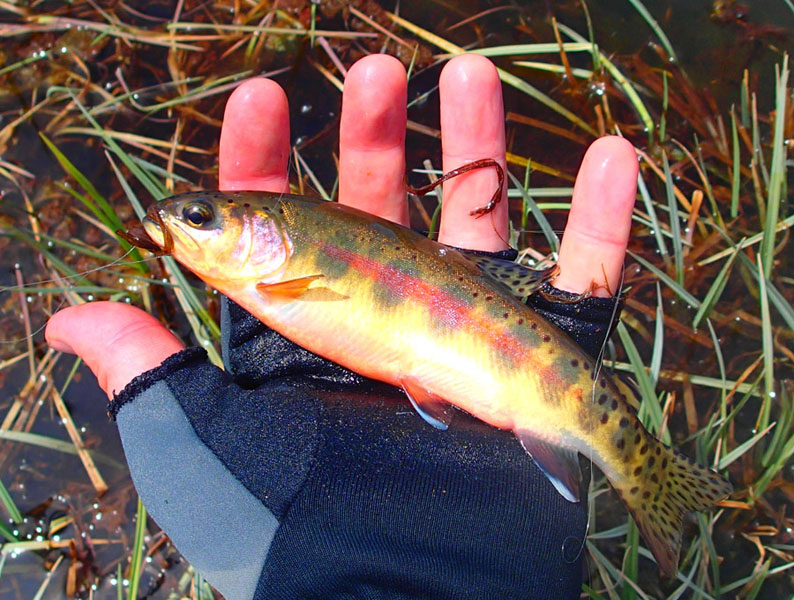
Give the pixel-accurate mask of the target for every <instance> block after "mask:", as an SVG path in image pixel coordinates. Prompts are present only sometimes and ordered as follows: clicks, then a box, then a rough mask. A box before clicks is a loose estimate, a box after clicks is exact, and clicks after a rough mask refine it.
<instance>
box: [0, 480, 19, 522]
mask: <svg viewBox="0 0 794 600" xmlns="http://www.w3.org/2000/svg"><path fill="white" fill-rule="evenodd" d="M0 503H2V504H3V506H4V507H5V509H6V512H7V513H8V515H9V516H10V517H11V520H12V521H14V523H21V522H22V513H21V512H19V509H18V508H17V505H16V504H15V503H14V499H13V498H12V497H11V494H9V493H8V489H6V486H5V485H3V481H2V480H0Z"/></svg>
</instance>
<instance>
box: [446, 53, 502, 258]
mask: <svg viewBox="0 0 794 600" xmlns="http://www.w3.org/2000/svg"><path fill="white" fill-rule="evenodd" d="M439 96H440V102H441V146H442V151H443V169H444V172H445V173H448V172H449V171H451V170H453V169H456V168H458V167H461V166H463V165H465V164H467V163H471V162H474V161H477V160H480V159H488V158H490V159H494V160H495V161H496V162H498V163H499V164H500V165H501V166H502V169H504V170H506V168H507V167H506V159H505V120H504V106H503V104H502V83H501V81H500V79H499V72H498V71H497V69H496V67H495V66H494V64H493V63H492V62H491V61H490V60H488V59H487V58H485V57H484V56H480V55H477V54H463V55H460V56H456V57H454V58H452V59H451V60H450V61H449V62H448V63H447V64H446V65H445V66H444V69H443V70H442V72H441V76H440V79H439ZM443 185H444V187H443V191H444V209H443V210H442V212H441V225H440V229H439V240H440V241H441V242H443V243H446V244H450V245H453V246H459V247H462V248H471V249H476V250H504V249H505V248H506V247H507V242H506V240H507V237H508V226H507V193H506V190H507V188H506V187H505V188H504V189H503V190H502V196H501V199H500V201H499V203H498V204H497V205H496V207H495V208H494V210H493V211H492V212H491V213H489V214H488V215H485V216H483V217H482V218H478V219H475V218H474V217H473V216H472V214H471V213H472V211H473V210H476V209H478V208H480V207H482V206H484V205H485V204H487V203H488V201H489V200H490V198H491V197H492V196H493V194H494V192H495V190H496V189H497V187H498V178H497V175H496V171H495V170H494V169H492V168H489V169H479V170H476V171H471V172H469V173H466V174H465V175H461V176H460V177H456V178H454V179H450V180H449V181H446V182H444V184H443Z"/></svg>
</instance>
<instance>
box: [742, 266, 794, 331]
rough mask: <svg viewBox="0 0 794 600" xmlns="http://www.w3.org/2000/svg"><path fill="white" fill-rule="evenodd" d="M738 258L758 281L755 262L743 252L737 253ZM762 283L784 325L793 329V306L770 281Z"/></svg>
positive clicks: (758, 276)
mask: <svg viewBox="0 0 794 600" xmlns="http://www.w3.org/2000/svg"><path fill="white" fill-rule="evenodd" d="M739 260H741V261H742V264H743V265H744V266H746V267H747V268H748V269H749V270H750V272H751V273H752V274H753V275H754V276H755V278H756V279H758V280H759V282H760V272H759V271H758V268H757V267H756V265H755V263H754V262H753V261H751V260H750V259H749V258H747V256H745V255H744V253H740V254H739ZM764 285H765V286H766V293H767V296H768V297H769V300H770V301H771V302H772V304H773V305H774V306H775V308H776V309H777V311H778V313H779V314H780V316H781V317H783V320H784V321H785V322H786V326H787V327H788V328H789V329H792V330H794V308H792V306H791V304H789V302H788V300H786V298H785V297H783V294H781V293H780V292H779V291H778V289H777V288H776V287H775V286H774V285H773V284H772V282H771V281H766V282H765V284H764Z"/></svg>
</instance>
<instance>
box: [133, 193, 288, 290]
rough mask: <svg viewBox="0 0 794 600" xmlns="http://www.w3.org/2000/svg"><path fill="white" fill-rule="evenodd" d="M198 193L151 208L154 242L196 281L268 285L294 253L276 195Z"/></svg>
mask: <svg viewBox="0 0 794 600" xmlns="http://www.w3.org/2000/svg"><path fill="white" fill-rule="evenodd" d="M270 196H271V195H268V194H265V193H262V194H258V195H256V196H255V197H254V196H253V195H252V194H238V193H230V194H225V193H222V192H195V193H188V194H179V195H177V196H172V197H170V198H166V199H165V200H162V201H160V202H157V203H155V204H153V205H152V206H150V207H149V210H148V211H147V213H146V217H145V218H144V219H143V221H142V223H143V227H144V229H145V230H146V233H147V234H148V235H149V237H150V238H151V239H152V241H153V242H154V243H155V244H157V245H158V246H160V248H162V250H163V252H164V253H167V254H171V255H172V256H173V257H174V258H175V259H176V260H177V261H179V262H180V263H181V264H183V265H184V266H185V267H187V268H188V269H190V270H191V271H193V272H194V273H195V274H196V275H198V276H199V277H201V278H202V279H204V280H205V281H207V282H208V283H210V284H212V285H214V286H215V287H218V288H224V287H226V286H224V285H217V284H218V282H234V281H236V282H250V281H255V282H261V281H268V280H271V279H272V278H273V277H274V274H276V273H277V272H278V271H279V270H280V269H281V268H282V267H283V266H284V265H285V264H286V263H287V261H288V260H289V257H290V255H291V253H292V243H291V242H290V239H289V235H288V232H287V229H286V227H285V224H284V221H283V220H282V219H281V218H280V215H279V214H278V210H277V208H276V206H277V199H278V196H277V195H275V194H274V195H272V198H270Z"/></svg>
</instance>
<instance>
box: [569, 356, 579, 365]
mask: <svg viewBox="0 0 794 600" xmlns="http://www.w3.org/2000/svg"><path fill="white" fill-rule="evenodd" d="M571 366H572V367H578V366H579V361H578V360H576V359H575V358H574V359H573V360H572V361H571Z"/></svg>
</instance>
